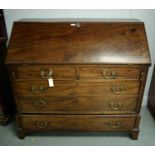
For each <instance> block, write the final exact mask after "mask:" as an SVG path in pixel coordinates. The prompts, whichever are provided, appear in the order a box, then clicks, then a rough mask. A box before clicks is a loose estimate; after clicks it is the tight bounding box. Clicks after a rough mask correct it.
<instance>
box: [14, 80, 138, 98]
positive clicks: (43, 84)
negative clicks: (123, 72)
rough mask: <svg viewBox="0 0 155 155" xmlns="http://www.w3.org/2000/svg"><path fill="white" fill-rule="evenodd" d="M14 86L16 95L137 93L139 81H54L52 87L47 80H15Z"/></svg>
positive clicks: (48, 95)
mask: <svg viewBox="0 0 155 155" xmlns="http://www.w3.org/2000/svg"><path fill="white" fill-rule="evenodd" d="M14 88H15V91H16V94H17V95H18V96H29V97H39V96H40V97H56V96H59V97H61V96H76V95H78V96H103V95H105V94H106V95H120V94H121V95H123V94H124V95H125V94H128V95H137V94H138V93H139V89H140V83H139V82H138V81H121V82H120V81H108V82H77V81H54V87H49V85H48V81H41V80H40V81H31V80H16V81H15V86H14Z"/></svg>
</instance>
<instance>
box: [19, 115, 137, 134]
mask: <svg viewBox="0 0 155 155" xmlns="http://www.w3.org/2000/svg"><path fill="white" fill-rule="evenodd" d="M20 121H21V126H22V127H23V129H25V130H30V131H44V130H55V131H60V130H61V131H130V130H131V129H132V128H133V126H134V122H135V117H134V116H126V117H122V116H119V115H118V116H117V115H115V116H110V115H109V116H108V115H107V116H104V115H52V117H51V115H21V116H20ZM46 122H47V123H46Z"/></svg>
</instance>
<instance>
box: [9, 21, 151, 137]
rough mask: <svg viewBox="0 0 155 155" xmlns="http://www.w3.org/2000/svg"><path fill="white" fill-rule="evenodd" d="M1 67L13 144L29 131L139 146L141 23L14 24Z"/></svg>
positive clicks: (145, 60) (144, 54)
mask: <svg viewBox="0 0 155 155" xmlns="http://www.w3.org/2000/svg"><path fill="white" fill-rule="evenodd" d="M6 65H7V68H8V71H9V74H10V81H11V84H12V89H13V94H14V99H15V103H16V108H17V116H16V120H17V131H18V136H19V138H24V137H25V135H26V134H28V133H30V132H34V131H97V132H98V131H99V132H101V131H102V132H104V131H111V132H114V131H121V132H128V133H129V134H130V135H131V137H132V139H137V138H138V133H139V121H140V114H139V113H140V108H141V102H142V97H143V92H144V88H145V82H146V78H147V71H148V67H149V65H150V55H149V50H148V45H147V39H146V34H145V29H144V24H143V23H142V22H140V21H138V20H128V21H127V20H118V21H116V20H104V19H55V20H21V21H17V22H14V25H13V29H12V35H11V38H10V42H9V50H8V54H7V58H6Z"/></svg>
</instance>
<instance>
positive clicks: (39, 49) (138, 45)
mask: <svg viewBox="0 0 155 155" xmlns="http://www.w3.org/2000/svg"><path fill="white" fill-rule="evenodd" d="M6 63H7V64H23V63H26V64H37V63H44V64H48V63H54V64H68V63H69V64H70V63H74V64H76V63H89V64H90V63H97V64H99V63H101V64H148V63H150V56H149V51H148V45H147V40H146V36H145V29H144V24H143V23H142V22H128V23H127V22H78V23H76V22H73V23H72V22H28V21H26V22H24V21H23V22H15V23H14V25H13V31H12V37H11V39H10V42H9V49H8V56H7V59H6Z"/></svg>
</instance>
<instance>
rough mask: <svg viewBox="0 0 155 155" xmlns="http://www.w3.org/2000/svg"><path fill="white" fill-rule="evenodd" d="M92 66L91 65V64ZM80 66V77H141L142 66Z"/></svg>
mask: <svg viewBox="0 0 155 155" xmlns="http://www.w3.org/2000/svg"><path fill="white" fill-rule="evenodd" d="M90 66H91V65H90ZM90 66H80V67H79V78H80V79H137V80H138V79H139V76H140V68H139V66H135V67H121V66H117V65H115V66H100V65H99V66H95V65H94V66H92V67H90Z"/></svg>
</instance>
